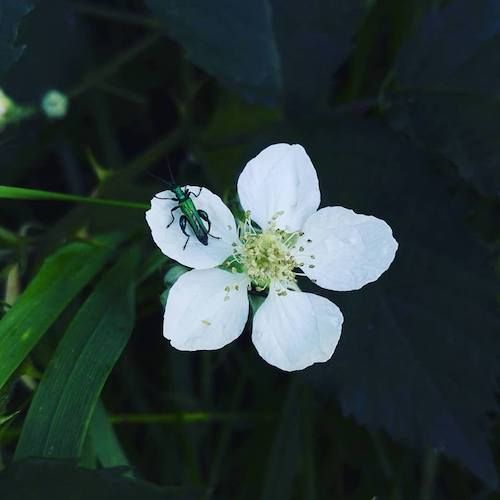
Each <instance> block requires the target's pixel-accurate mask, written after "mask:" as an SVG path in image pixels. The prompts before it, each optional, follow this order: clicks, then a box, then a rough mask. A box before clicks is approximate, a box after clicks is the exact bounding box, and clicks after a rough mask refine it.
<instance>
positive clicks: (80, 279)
mask: <svg viewBox="0 0 500 500" xmlns="http://www.w3.org/2000/svg"><path fill="white" fill-rule="evenodd" d="M117 241H118V239H117V238H115V237H108V238H105V239H104V238H103V239H100V240H96V241H94V242H92V243H90V242H89V243H86V242H75V243H70V244H69V245H66V246H65V247H63V248H61V249H60V250H58V251H57V252H55V253H54V254H53V255H52V256H51V257H49V258H48V259H47V260H46V261H45V262H44V264H43V265H42V267H41V269H40V270H39V272H38V274H37V275H36V276H35V278H34V279H33V280H32V281H31V283H30V284H29V285H28V287H27V288H26V290H25V291H24V292H23V294H22V295H21V296H20V297H19V299H18V300H17V302H16V303H15V304H14V306H13V307H12V308H11V309H9V311H8V312H7V314H6V315H5V316H4V317H3V318H2V320H1V321H0V387H3V385H4V384H5V382H6V381H7V380H8V379H9V377H10V376H11V375H12V373H13V372H14V371H15V370H16V368H17V367H18V366H19V365H20V364H21V363H22V361H23V360H24V358H25V357H26V356H27V355H28V354H29V352H30V351H31V350H32V349H33V347H34V346H35V345H36V343H37V342H38V341H39V340H40V338H41V337H42V336H43V335H44V333H45V332H46V331H47V329H48V328H49V327H50V326H51V325H52V323H53V322H54V321H55V320H56V319H57V317H58V316H59V314H60V313H61V312H62V311H63V309H64V308H65V307H66V306H67V305H68V304H69V303H70V302H71V300H72V299H73V298H74V297H75V296H76V295H77V294H78V292H79V291H80V290H81V289H82V288H83V287H84V286H85V285H86V284H87V283H88V282H89V281H90V280H91V279H92V278H93V277H94V276H95V274H96V273H97V272H98V271H99V270H100V269H101V267H102V266H103V265H104V263H105V262H106V260H107V259H108V258H109V256H110V255H111V253H112V252H113V249H114V246H115V245H116V243H117Z"/></svg>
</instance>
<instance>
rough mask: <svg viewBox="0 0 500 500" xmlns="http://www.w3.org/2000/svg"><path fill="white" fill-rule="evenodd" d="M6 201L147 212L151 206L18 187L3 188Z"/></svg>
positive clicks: (2, 192)
mask: <svg viewBox="0 0 500 500" xmlns="http://www.w3.org/2000/svg"><path fill="white" fill-rule="evenodd" d="M2 198H3V199H6V200H46V201H71V202H75V203H86V204H89V205H104V206H108V207H121V208H135V209H139V210H147V209H148V208H149V205H146V204H143V203H135V202H132V201H122V200H108V199H105V198H93V197H91V196H77V195H74V194H66V193H56V192H54V191H42V190H40V189H28V188H21V187H17V186H1V185H0V199H2Z"/></svg>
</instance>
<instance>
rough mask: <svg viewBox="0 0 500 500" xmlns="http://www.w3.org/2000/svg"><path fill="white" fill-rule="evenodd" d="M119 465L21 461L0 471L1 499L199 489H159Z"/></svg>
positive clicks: (74, 499)
mask: <svg viewBox="0 0 500 500" xmlns="http://www.w3.org/2000/svg"><path fill="white" fill-rule="evenodd" d="M123 473H124V470H123V468H121V467H116V468H110V469H101V470H88V469H83V468H78V467H76V466H74V465H73V464H71V462H63V461H58V460H23V461H22V462H19V463H15V464H13V465H12V466H11V467H9V469H8V470H7V471H5V472H3V473H1V474H0V490H1V491H2V498H4V499H5V500H18V499H22V500H38V499H40V498H50V499H53V500H59V499H60V500H88V499H90V498H92V499H95V500H113V499H114V498H120V499H121V500H195V499H198V498H199V497H200V493H199V492H192V493H191V492H189V491H188V490H186V489H184V488H160V487H158V486H155V485H153V484H151V483H147V482H145V481H138V480H132V479H129V478H127V477H124V476H123Z"/></svg>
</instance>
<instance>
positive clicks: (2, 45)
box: [0, 0, 33, 75]
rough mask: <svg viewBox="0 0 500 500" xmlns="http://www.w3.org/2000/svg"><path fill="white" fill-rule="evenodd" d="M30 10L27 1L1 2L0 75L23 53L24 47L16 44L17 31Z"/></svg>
mask: <svg viewBox="0 0 500 500" xmlns="http://www.w3.org/2000/svg"><path fill="white" fill-rule="evenodd" d="M32 8H33V6H32V3H31V2H29V1H27V0H3V1H2V3H1V4H0V75H3V74H5V72H6V71H7V70H8V69H9V68H10V67H11V66H12V64H14V63H15V62H16V61H17V60H18V59H19V58H20V57H21V54H22V53H23V50H24V48H25V47H24V46H22V45H19V44H18V40H17V31H18V29H19V23H20V22H21V20H22V18H23V17H24V16H25V15H26V14H27V13H28V12H29V11H30V10H31V9H32Z"/></svg>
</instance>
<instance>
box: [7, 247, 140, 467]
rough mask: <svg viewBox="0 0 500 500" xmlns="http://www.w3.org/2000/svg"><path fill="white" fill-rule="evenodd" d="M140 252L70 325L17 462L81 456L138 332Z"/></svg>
mask: <svg viewBox="0 0 500 500" xmlns="http://www.w3.org/2000/svg"><path fill="white" fill-rule="evenodd" d="M136 250H137V249H136V248H133V249H132V250H131V251H129V252H127V253H126V254H125V255H124V256H123V257H122V258H121V259H120V260H119V261H118V263H117V264H115V266H114V267H113V268H112V269H111V270H110V271H109V272H108V273H107V274H106V275H105V276H104V277H103V279H102V280H101V281H100V282H99V283H98V285H97V286H96V288H95V290H94V291H93V292H92V294H91V295H90V297H89V298H88V299H87V300H86V301H85V303H84V304H83V306H82V307H81V309H80V310H79V312H78V313H77V315H76V316H75V318H74V319H73V321H72V322H71V324H70V325H69V327H68V330H67V332H66V334H65V335H64V337H63V339H62V340H61V342H60V344H59V346H58V347H57V350H56V352H55V354H54V356H53V358H52V360H51V362H50V364H49V366H48V368H47V371H46V372H45V374H44V376H43V378H42V381H41V383H40V385H39V387H38V389H37V391H36V393H35V396H34V398H33V401H32V403H31V406H30V409H29V412H28V415H27V417H26V421H25V423H24V426H23V430H22V432H21V437H20V439H19V443H18V446H17V449H16V454H15V459H16V460H19V459H22V458H26V457H57V458H78V457H79V456H80V454H81V450H82V446H83V442H84V439H85V435H86V432H87V429H88V426H89V423H90V420H91V418H92V414H93V412H94V408H95V405H96V403H97V400H98V398H99V394H100V393H101V390H102V387H103V386H104V383H105V382H106V379H107V378H108V375H109V373H110V371H111V369H112V368H113V366H114V364H115V363H116V361H117V360H118V357H119V356H120V354H121V352H122V350H123V348H124V347H125V345H126V343H127V341H128V338H129V336H130V333H131V331H132V328H133V324H134V313H135V311H134V288H135V283H134V274H135V271H136V265H137V262H138V252H137V251H136Z"/></svg>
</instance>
